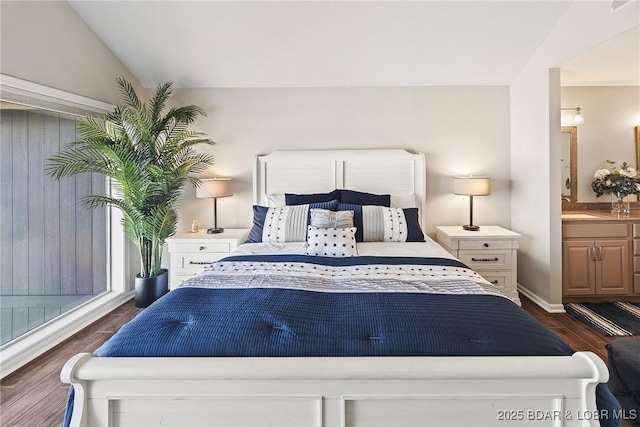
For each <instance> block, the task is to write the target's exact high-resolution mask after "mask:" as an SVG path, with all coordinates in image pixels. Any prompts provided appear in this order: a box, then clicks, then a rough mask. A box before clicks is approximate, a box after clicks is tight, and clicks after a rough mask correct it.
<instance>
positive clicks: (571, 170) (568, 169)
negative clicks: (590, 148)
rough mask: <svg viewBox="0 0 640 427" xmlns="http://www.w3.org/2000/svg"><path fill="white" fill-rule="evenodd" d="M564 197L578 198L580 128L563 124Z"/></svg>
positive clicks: (571, 200)
mask: <svg viewBox="0 0 640 427" xmlns="http://www.w3.org/2000/svg"><path fill="white" fill-rule="evenodd" d="M562 136H563V139H562V152H561V156H562V157H561V158H560V161H561V162H562V173H561V176H562V199H563V200H567V199H568V201H569V202H572V203H573V202H576V201H577V200H578V128H577V127H576V126H562Z"/></svg>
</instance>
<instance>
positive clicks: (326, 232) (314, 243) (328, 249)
mask: <svg viewBox="0 0 640 427" xmlns="http://www.w3.org/2000/svg"><path fill="white" fill-rule="evenodd" d="M307 255H316V256H328V257H350V256H357V255H358V252H357V250H356V228H355V227H349V228H319V227H314V226H311V225H310V226H309V228H308V232H307Z"/></svg>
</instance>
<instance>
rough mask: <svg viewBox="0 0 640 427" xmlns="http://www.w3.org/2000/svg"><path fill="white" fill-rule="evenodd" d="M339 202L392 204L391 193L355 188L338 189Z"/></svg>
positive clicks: (387, 205)
mask: <svg viewBox="0 0 640 427" xmlns="http://www.w3.org/2000/svg"><path fill="white" fill-rule="evenodd" d="M337 191H338V195H339V197H338V202H339V203H348V204H351V205H373V206H385V207H387V208H388V207H389V206H391V195H390V194H371V193H363V192H362V191H354V190H337Z"/></svg>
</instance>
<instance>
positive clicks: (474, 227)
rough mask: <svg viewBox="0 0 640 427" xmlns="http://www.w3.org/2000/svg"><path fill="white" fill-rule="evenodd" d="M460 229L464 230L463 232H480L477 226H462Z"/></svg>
mask: <svg viewBox="0 0 640 427" xmlns="http://www.w3.org/2000/svg"><path fill="white" fill-rule="evenodd" d="M462 228H464V229H465V230H468V231H478V230H480V227H478V226H477V225H463V226H462Z"/></svg>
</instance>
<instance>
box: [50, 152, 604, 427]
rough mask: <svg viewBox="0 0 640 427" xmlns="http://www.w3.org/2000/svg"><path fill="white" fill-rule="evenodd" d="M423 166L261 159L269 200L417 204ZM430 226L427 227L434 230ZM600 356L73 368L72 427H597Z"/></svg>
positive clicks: (69, 371)
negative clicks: (371, 196) (373, 197)
mask: <svg viewBox="0 0 640 427" xmlns="http://www.w3.org/2000/svg"><path fill="white" fill-rule="evenodd" d="M425 170H426V169H425V164H424V156H423V155H422V154H411V153H408V152H406V151H404V150H362V151H361V150H358V151H353V150H345V151H341V150H332V151H288V152H276V153H273V154H271V155H268V156H258V158H257V161H256V165H255V174H254V178H255V179H254V181H255V184H254V185H255V187H254V190H255V194H254V196H255V200H256V201H257V202H262V201H264V195H265V194H281V193H283V192H285V191H286V192H299V193H302V192H305V193H308V192H325V191H330V190H333V189H334V188H351V189H355V190H360V191H369V192H375V193H391V194H407V193H415V194H416V197H417V200H418V205H419V206H420V207H422V208H424V201H425ZM424 220H425V215H422V222H423V225H424ZM608 377H609V374H608V371H607V368H606V366H605V365H604V363H603V362H602V360H600V359H599V358H598V357H597V356H596V355H594V354H593V353H587V352H578V353H576V354H574V355H573V356H557V357H555V356H554V357H551V356H527V357H347V358H215V357H211V358H98V357H95V356H94V355H93V354H89V353H83V354H78V355H76V356H74V357H73V358H72V359H71V360H69V361H68V362H67V364H66V365H65V366H64V368H63V370H62V373H61V378H62V381H63V382H65V383H68V384H72V385H73V387H74V389H75V402H74V411H73V418H72V420H71V425H72V426H90V427H100V426H105V427H107V426H109V427H116V426H136V427H139V426H160V425H163V426H164V425H167V426H185V427H198V426H207V427H253V426H275V427H289V426H291V427H306V426H315V427H357V426H367V427H377V426H380V427H383V426H384V427H414V426H438V427H442V426H453V427H458V426H474V427H478V426H502V425H519V426H520V425H536V426H545V427H546V426H587V425H589V426H597V425H599V422H598V419H597V418H598V415H599V414H598V412H597V410H596V404H595V387H596V385H597V384H598V383H600V382H606V381H607V380H608Z"/></svg>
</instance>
